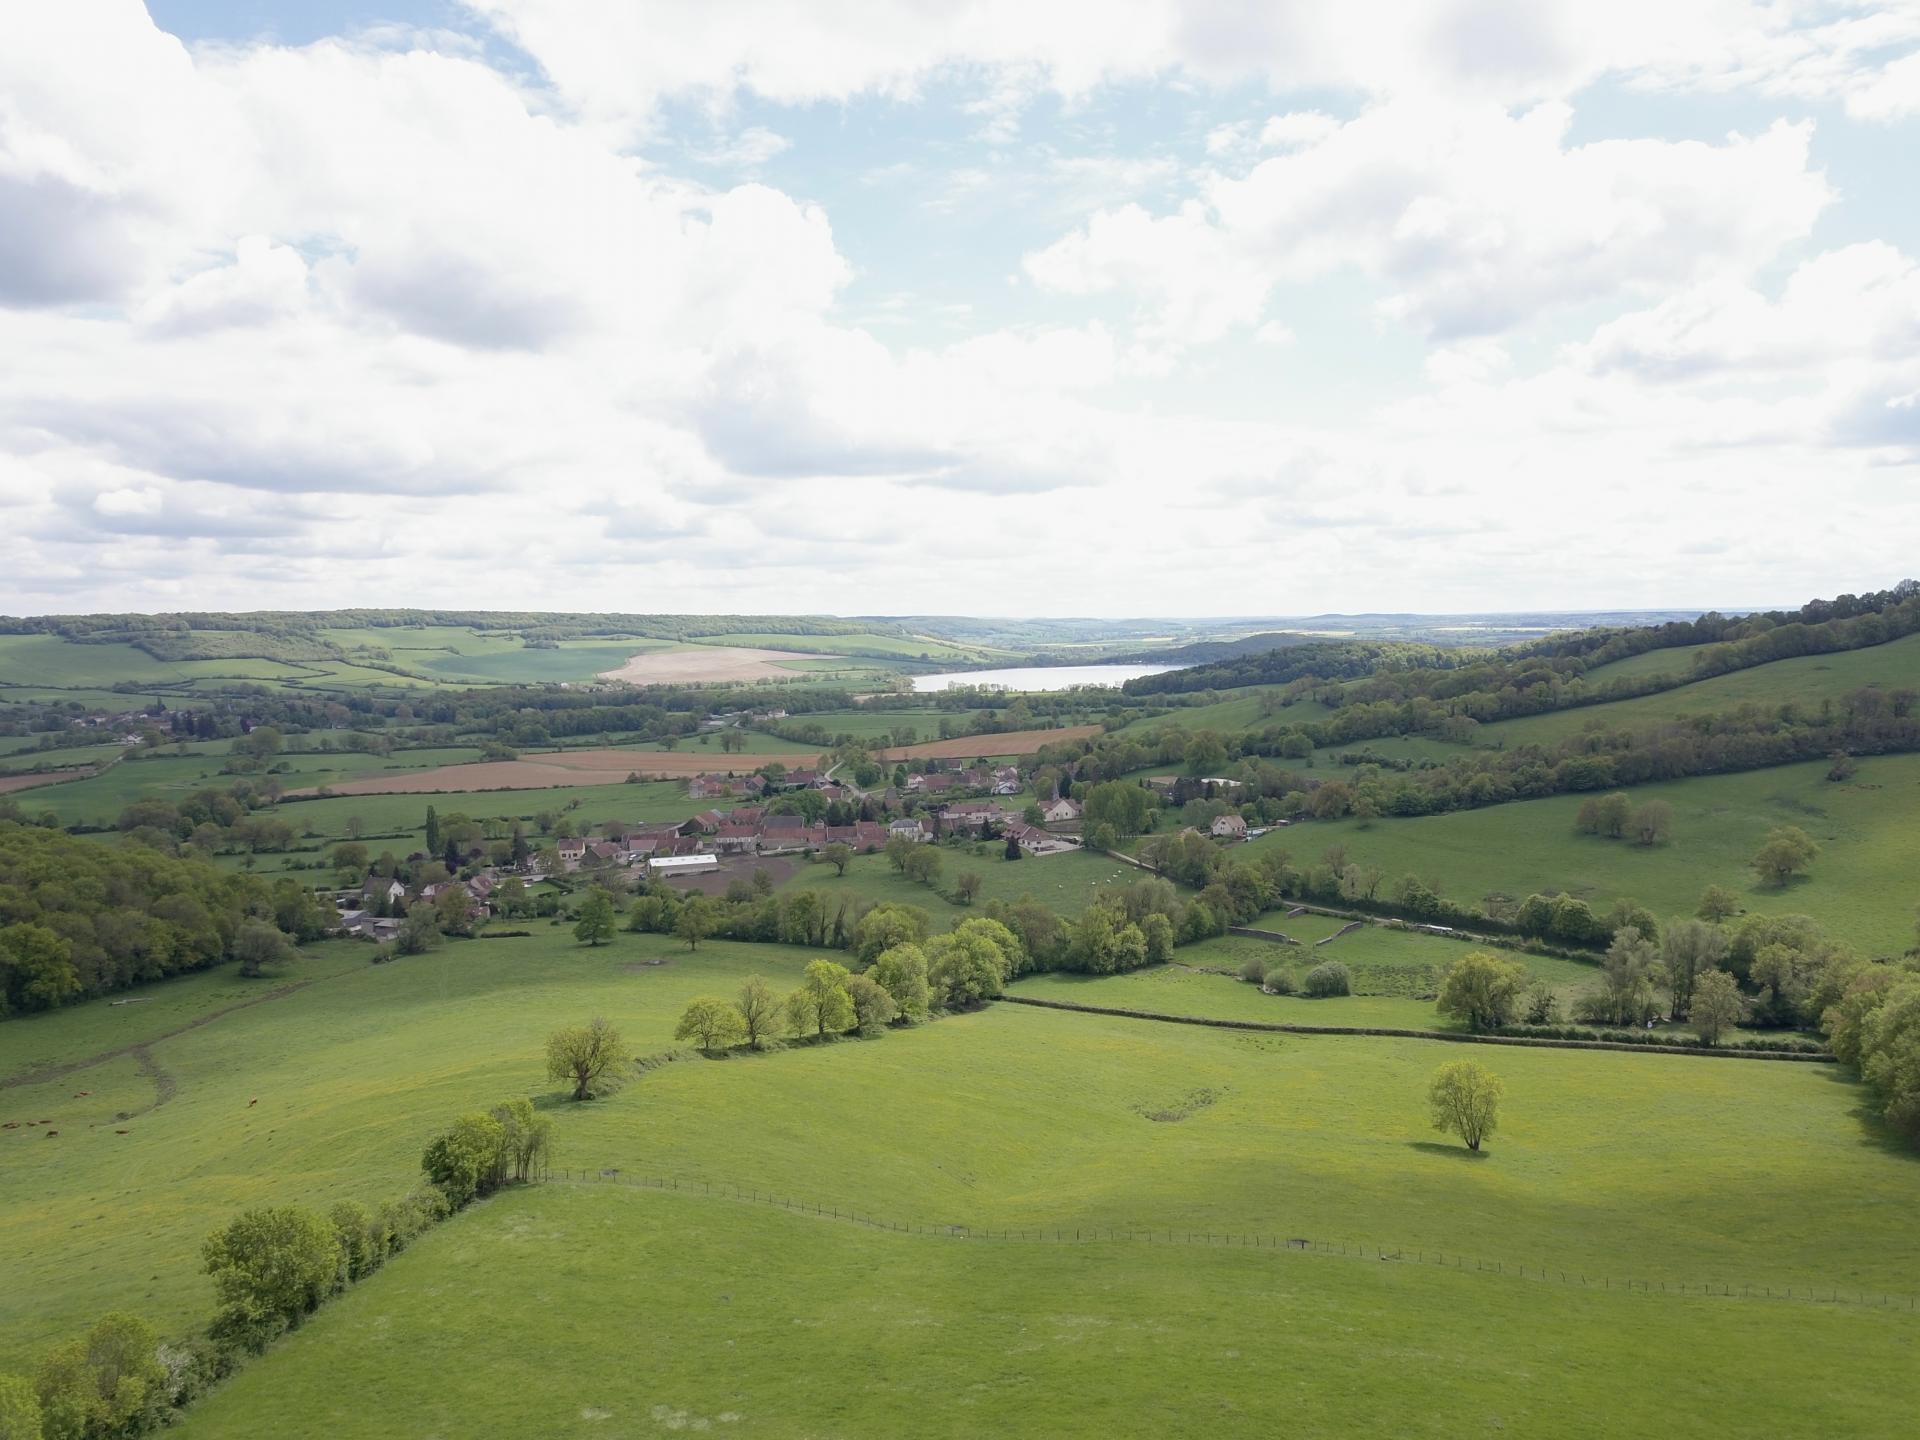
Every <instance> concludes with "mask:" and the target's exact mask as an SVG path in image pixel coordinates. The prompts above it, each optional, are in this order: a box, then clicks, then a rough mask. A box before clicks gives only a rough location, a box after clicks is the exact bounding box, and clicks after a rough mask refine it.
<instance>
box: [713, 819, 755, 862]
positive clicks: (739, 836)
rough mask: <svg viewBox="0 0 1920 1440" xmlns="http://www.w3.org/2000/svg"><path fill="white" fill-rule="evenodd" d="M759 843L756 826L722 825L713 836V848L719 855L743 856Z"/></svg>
mask: <svg viewBox="0 0 1920 1440" xmlns="http://www.w3.org/2000/svg"><path fill="white" fill-rule="evenodd" d="M759 843H760V827H759V826H758V825H736V824H734V823H732V822H731V821H730V822H728V823H727V824H725V825H722V826H721V827H720V828H719V829H718V830H717V831H715V832H714V836H713V848H714V851H715V852H716V853H717V854H721V855H745V854H748V853H749V852H750V851H752V849H753V848H754V846H756V845H758V844H759Z"/></svg>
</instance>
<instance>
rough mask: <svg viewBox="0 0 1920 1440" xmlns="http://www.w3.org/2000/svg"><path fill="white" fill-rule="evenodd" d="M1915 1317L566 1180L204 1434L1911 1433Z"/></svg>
mask: <svg viewBox="0 0 1920 1440" xmlns="http://www.w3.org/2000/svg"><path fill="white" fill-rule="evenodd" d="M1914 1328H1915V1327H1914V1324H1913V1322H1912V1321H1911V1320H1909V1319H1908V1318H1907V1317H1904V1316H1890V1315H1886V1314H1882V1313H1878V1312H1874V1311H1861V1310H1855V1309H1846V1308H1841V1307H1832V1306H1807V1305H1788V1304H1786V1303H1784V1302H1766V1301H1742V1300H1708V1299H1703V1298H1697V1297H1688V1298H1682V1297H1680V1296H1677V1295H1676V1296H1666V1295H1659V1294H1654V1295H1641V1294H1639V1293H1634V1294H1623V1293H1621V1292H1619V1291H1605V1290H1591V1289H1579V1288H1566V1287H1548V1286H1542V1285H1539V1284H1536V1283H1534V1282H1531V1281H1526V1280H1519V1279H1514V1278H1510V1277H1501V1276H1497V1275H1483V1274H1479V1273H1456V1272H1452V1271H1446V1270H1441V1269H1439V1268H1438V1267H1431V1266H1423V1265H1407V1264H1397V1263H1381V1262H1378V1261H1374V1262H1367V1261H1362V1260H1357V1259H1346V1258H1342V1257H1339V1256H1323V1255H1318V1254H1311V1253H1307V1254H1302V1253H1294V1252H1288V1251H1284V1250H1282V1251H1278V1252H1276V1251H1272V1250H1266V1249H1261V1250H1248V1249H1240V1248H1227V1247H1221V1246H1216V1247H1206V1246H1186V1245H1173V1246H1169V1245H1147V1244H1144V1243H1136V1244H1127V1243H1125V1242H1113V1243H1083V1244H1071V1243H1062V1244H1039V1243H1021V1242H1015V1241H1008V1242H993V1241H984V1240H963V1239H955V1238H947V1237H936V1236H924V1235H902V1234H897V1233H893V1234H890V1233H886V1232H884V1231H877V1230H872V1229H869V1228H867V1227H864V1226H859V1225H853V1224H848V1223H845V1222H835V1221H833V1220H831V1219H826V1218H821V1219H816V1218H814V1217H813V1216H811V1215H804V1216H803V1215H799V1214H794V1213H789V1212H787V1211H785V1210H782V1209H779V1208H777V1207H769V1206H762V1205H753V1204H744V1203H736V1202H731V1201H725V1200H710V1199H704V1198H700V1197H696V1196H692V1195H688V1194H684V1193H683V1194H675V1193H672V1192H668V1193H665V1194H662V1193H659V1192H656V1191H644V1190H634V1189H627V1188H622V1187H617V1186H610V1185H548V1186H544V1187H541V1188H539V1189H535V1190H523V1191H516V1192H510V1193H508V1194H505V1195H502V1196H500V1197H498V1198H496V1199H493V1200H490V1201H486V1202H484V1203H483V1204H482V1205H481V1206H479V1207H478V1208H477V1209H475V1210H474V1211H472V1212H470V1213H469V1214H467V1215H465V1216H463V1217H461V1218H460V1219H459V1220H457V1221H455V1222H454V1223H452V1224H450V1225H447V1226H444V1227H442V1228H441V1229H440V1230H439V1231H438V1232H436V1233H434V1234H432V1235H430V1236H428V1237H427V1238H426V1239H424V1240H423V1241H421V1242H420V1243H419V1244H418V1245H417V1246H416V1247H415V1248H414V1249H412V1250H410V1251H409V1252H408V1253H406V1254H405V1255H402V1256H400V1257H399V1258H398V1259H397V1260H395V1261H393V1262H392V1263H391V1264H390V1265H389V1266H388V1267H387V1268H386V1269H385V1270H384V1271H382V1272H381V1273H380V1274H379V1275H376V1276H375V1277H374V1278H373V1279H372V1280H371V1281H370V1282H368V1283H367V1284H366V1285H364V1286H363V1287H361V1288H359V1289H358V1290H356V1291H355V1292H354V1293H353V1294H351V1295H349V1296H348V1297H347V1298H346V1299H345V1300H343V1301H341V1302H339V1303H338V1304H336V1305H335V1306H333V1307H332V1308H330V1309H329V1310H326V1311H323V1312H322V1313H321V1314H320V1315H319V1316H318V1317H316V1319H315V1320H314V1321H312V1322H311V1324H310V1326H309V1328H308V1329H307V1330H306V1331H305V1332H304V1333H302V1334H301V1335H299V1336H298V1337H296V1338H295V1339H294V1340H292V1341H290V1342H286V1343H283V1344H282V1345H281V1346H279V1347H278V1348H277V1349H276V1350H274V1351H273V1352H272V1353H270V1354H269V1355H268V1356H267V1357H266V1358H265V1359H264V1360H262V1361H260V1362H258V1363H257V1364H255V1365H254V1366H252V1367H251V1368H249V1369H248V1370H246V1371H244V1372H243V1373H242V1374H241V1375H240V1376H239V1377H238V1378H237V1379H235V1380H234V1381H232V1382H230V1383H229V1384H228V1385H227V1386H226V1388H225V1389H223V1390H221V1391H220V1392H218V1393H216V1394H215V1395H214V1396H213V1397H212V1398H211V1399H210V1400H208V1401H206V1402H205V1403H204V1404H203V1405H202V1406H200V1407H199V1408H198V1409H197V1410H195V1411H194V1412H192V1413H191V1414H190V1416H189V1418H188V1420H187V1422H186V1424H185V1425H184V1426H183V1428H182V1430H181V1432H180V1433H182V1434H183V1435H186V1436H189V1437H193V1440H221V1437H234V1440H242V1437H245V1440H252V1437H254V1436H257V1435H261V1434H266V1433H271V1434H274V1435H276V1436H285V1437H290V1440H301V1437H313V1440H320V1437H326V1440H358V1437H367V1436H375V1435H381V1436H385V1435H428V1434H442V1435H450V1434H459V1433H472V1430H471V1428H470V1425H471V1417H481V1416H484V1417H485V1422H484V1423H485V1428H486V1429H487V1431H488V1432H489V1433H494V1434H501V1435H525V1436H534V1435H538V1436H566V1437H573V1436H579V1437H590V1436H607V1435H650V1434H656V1433H662V1432H673V1431H699V1432H704V1433H708V1434H722V1435H724V1434H740V1435H765V1436H796V1437H799V1436H808V1437H812V1436H820V1435H914V1436H955V1437H974V1436H979V1435H1046V1436H1068V1435H1073V1436H1078V1435H1089V1436H1102V1437H1106V1436H1114V1435H1138V1434H1158V1435H1191V1434H1207V1435H1221V1436H1249V1437H1252V1436H1259V1437H1267V1436H1273V1435H1285V1436H1299V1437H1307V1440H1312V1437H1345V1436H1353V1435H1394V1436H1420V1437H1434V1440H1453V1437H1457V1436H1460V1435H1468V1434H1473V1435H1478V1434H1499V1433H1505V1434H1519V1435H1543V1436H1544V1435H1552V1436H1564V1437H1570V1440H1579V1437H1589V1440H1597V1437H1612V1436H1618V1435H1621V1434H1632V1433H1641V1432H1655V1433H1659V1434H1661V1435H1670V1436H1675V1437H1693V1436H1700V1437H1708V1436H1712V1437H1718V1436H1723V1435H1727V1434H1733V1433H1758V1434H1766V1435H1771V1436H1782V1437H1815V1436H1820V1437H1825V1436H1831V1435H1861V1436H1867V1435H1894V1434H1898V1433H1901V1432H1902V1430H1903V1429H1904V1428H1905V1425H1906V1423H1907V1421H1909V1420H1910V1419H1911V1405H1912V1401H1913V1384H1912V1379H1911V1374H1912V1369H1911V1367H1912V1349H1913V1342H1914ZM1841 1374H1844V1375H1845V1376H1846V1377H1847V1379H1846V1382H1845V1383H1844V1384H1831V1385H1829V1384H1812V1383H1809V1377H1810V1376H1837V1375H1841ZM1629 1377H1631V1378H1629Z"/></svg>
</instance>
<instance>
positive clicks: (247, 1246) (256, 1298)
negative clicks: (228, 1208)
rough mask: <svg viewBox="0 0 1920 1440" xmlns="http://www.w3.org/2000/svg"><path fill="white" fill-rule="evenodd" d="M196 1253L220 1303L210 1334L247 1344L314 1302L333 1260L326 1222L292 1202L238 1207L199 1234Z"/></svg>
mask: <svg viewBox="0 0 1920 1440" xmlns="http://www.w3.org/2000/svg"><path fill="white" fill-rule="evenodd" d="M200 1258H201V1261H202V1263H203V1265H204V1266H205V1269H206V1272H207V1274H209V1275H211V1276H212V1277H213V1290H214V1294H215V1295H216V1296H217V1297H218V1299H219V1301H220V1315H219V1318H218V1319H217V1320H216V1321H215V1322H214V1330H215V1333H216V1334H218V1335H222V1336H225V1337H226V1338H228V1339H231V1340H234V1341H237V1342H239V1343H241V1344H245V1345H247V1346H249V1347H250V1348H259V1347H260V1346H261V1345H264V1344H265V1343H266V1341H268V1340H270V1339H272V1338H273V1336H274V1335H276V1334H278V1333H279V1332H280V1330H282V1329H284V1328H285V1327H286V1326H288V1325H292V1324H294V1323H296V1322H297V1321H298V1320H299V1319H300V1317H301V1316H303V1315H305V1314H306V1313H307V1312H308V1311H310V1310H312V1309H313V1308H314V1307H315V1306H316V1305H318V1304H319V1303H320V1302H321V1300H323V1299H324V1298H325V1297H326V1295H327V1294H328V1292H329V1291H330V1290H331V1289H332V1288H333V1284H334V1277H335V1275H336V1274H337V1273H338V1270H339V1263H340V1261H339V1246H338V1244H337V1242H336V1240H335V1237H334V1231H333V1226H332V1224H331V1223H329V1222H328V1221H327V1220H325V1219H324V1218H323V1217H321V1216H319V1215H315V1214H314V1213H312V1212H311V1211H309V1210H302V1209H300V1208H298V1207H297V1206H292V1205H283V1206H273V1207H268V1208H264V1209H259V1210H247V1211H244V1212H242V1213H241V1214H240V1215H239V1216H238V1217H236V1218H235V1219H233V1220H231V1221H229V1222H228V1223H227V1224H225V1225H223V1226H221V1227H220V1228H219V1229H218V1230H216V1231H214V1232H213V1234H211V1235H209V1236H208V1237H207V1239H206V1243H205V1244H204V1245H202V1246H201V1247H200Z"/></svg>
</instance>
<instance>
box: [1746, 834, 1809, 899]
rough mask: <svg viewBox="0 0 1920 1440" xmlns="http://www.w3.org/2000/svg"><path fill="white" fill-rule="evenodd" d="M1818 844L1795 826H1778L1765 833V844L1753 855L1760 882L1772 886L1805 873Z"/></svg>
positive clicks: (1779, 885)
mask: <svg viewBox="0 0 1920 1440" xmlns="http://www.w3.org/2000/svg"><path fill="white" fill-rule="evenodd" d="M1819 853H1820V847H1819V846H1818V845H1816V844H1815V843H1814V841H1813V837H1812V836H1811V835H1809V834H1807V832H1806V831H1804V830H1802V829H1801V828H1800V827H1799V826H1798V825H1778V826H1775V827H1774V828H1773V829H1772V830H1769V831H1768V832H1767V839H1766V843H1765V844H1764V845H1762V846H1761V847H1760V851H1759V853H1758V854H1756V855H1755V856H1754V857H1753V868H1754V869H1755V870H1756V871H1758V872H1759V874H1760V880H1761V883H1762V884H1764V885H1770V886H1772V887H1774V888H1775V889H1779V888H1780V887H1781V886H1784V885H1785V884H1786V883H1787V882H1788V881H1790V880H1792V879H1794V878H1795V877H1796V876H1800V875H1804V874H1806V873H1807V869H1808V867H1809V866H1811V865H1812V864H1813V861H1814V857H1815V856H1817V855H1818V854H1819Z"/></svg>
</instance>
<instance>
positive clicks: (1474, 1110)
mask: <svg viewBox="0 0 1920 1440" xmlns="http://www.w3.org/2000/svg"><path fill="white" fill-rule="evenodd" d="M1505 1091H1506V1086H1505V1085H1503V1084H1502V1083H1501V1081H1500V1077H1499V1076H1498V1075H1495V1074H1494V1073H1493V1072H1492V1071H1491V1070H1489V1069H1487V1068H1486V1067H1485V1066H1483V1065H1477V1064H1475V1063H1474V1062H1473V1061H1471V1060H1455V1061H1452V1062H1451V1063H1449V1064H1446V1065H1442V1066H1441V1067H1440V1068H1439V1069H1438V1070H1436V1071H1434V1072H1433V1082H1432V1083H1431V1084H1430V1085H1429V1086H1428V1087H1427V1104H1428V1106H1429V1107H1430V1108H1431V1109H1432V1111H1433V1128H1434V1129H1436V1130H1438V1131H1440V1132H1441V1133H1443V1134H1447V1135H1458V1136H1459V1137H1460V1138H1461V1139H1462V1140H1464V1141H1466V1142H1467V1149H1469V1150H1472V1151H1475V1152H1476V1153H1477V1152H1478V1151H1479V1149H1480V1144H1481V1142H1482V1141H1483V1140H1485V1139H1486V1138H1487V1137H1488V1136H1489V1135H1491V1134H1493V1131H1494V1127H1495V1126H1496V1125H1497V1124H1498V1122H1499V1116H1500V1097H1501V1095H1502V1094H1504V1093H1505Z"/></svg>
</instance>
